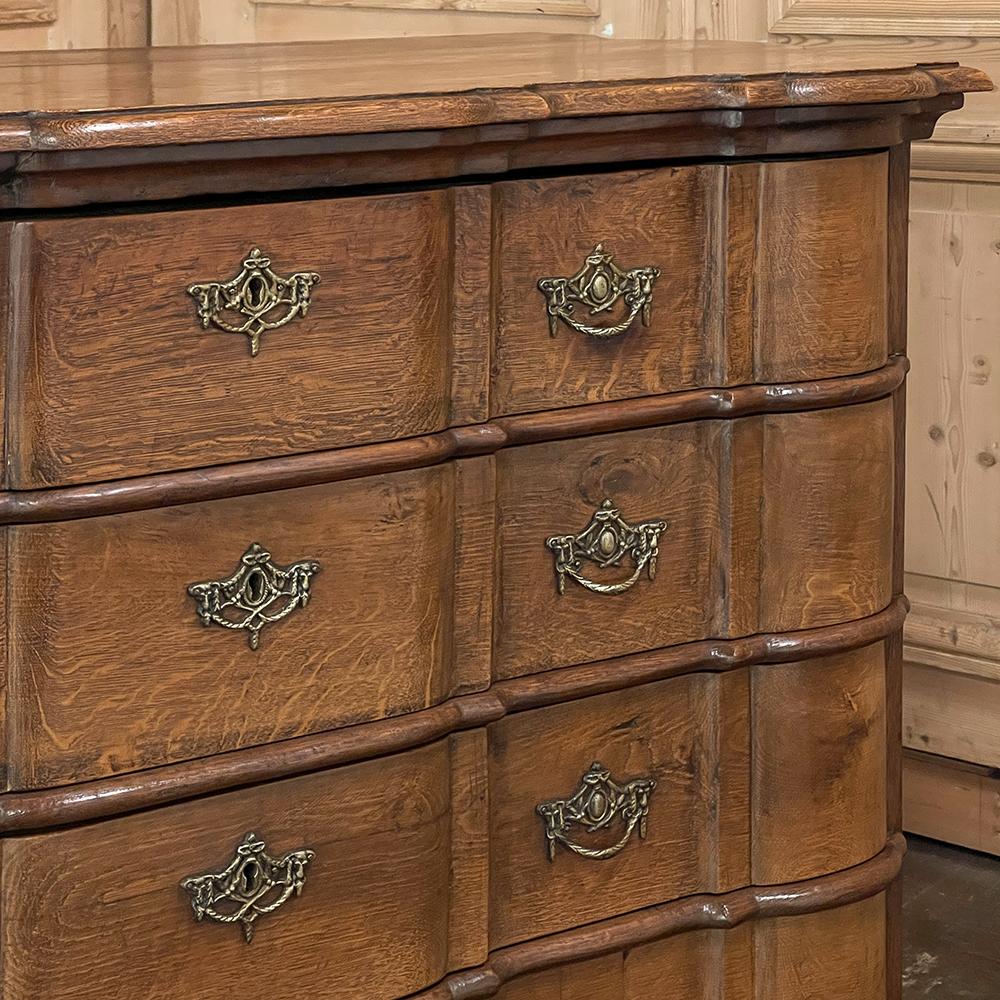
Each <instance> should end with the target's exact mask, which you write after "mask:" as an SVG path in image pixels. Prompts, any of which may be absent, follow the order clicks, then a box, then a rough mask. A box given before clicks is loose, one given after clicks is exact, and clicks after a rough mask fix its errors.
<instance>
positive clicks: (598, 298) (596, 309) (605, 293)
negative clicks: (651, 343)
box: [538, 243, 660, 340]
mask: <svg viewBox="0 0 1000 1000" xmlns="http://www.w3.org/2000/svg"><path fill="white" fill-rule="evenodd" d="M659 276H660V269H659V268H658V267H635V268H632V270H630V271H623V270H622V269H621V268H620V267H618V266H617V265H616V264H615V262H614V254H610V253H606V252H605V250H604V245H603V244H602V243H598V244H597V246H596V247H594V250H593V253H591V254H590V256H589V257H588V258H587V260H586V262H585V263H584V265H583V267H582V268H581V269H580V270H579V271H577V273H576V274H574V275H573V277H572V278H542V279H541V280H540V281H539V282H538V288H539V289H540V291H541V292H542V294H543V295H544V296H545V298H546V300H547V301H548V312H549V333H550V334H551V335H552V336H553V337H554V336H555V335H556V332H557V330H558V328H559V320H562V321H563V322H564V323H565V324H566V325H567V326H569V327H571V328H572V329H574V330H576V331H577V333H585V334H586V335H587V336H588V337H598V338H600V339H602V340H606V339H607V338H608V337H617V336H618V335H619V334H621V333H624V332H625V331H626V330H627V329H628V328H629V327H630V326H631V325H632V323H633V322H634V321H635V318H636V316H638V315H639V314H640V313H641V314H642V325H643V326H649V323H650V319H651V312H652V308H653V285H654V284H655V283H656V279H657V278H658V277H659ZM619 300H624V303H625V309H626V310H627V312H626V315H625V318H624V319H623V320H622V321H621V322H620V323H617V324H615V325H614V326H589V325H587V324H586V323H581V322H579V321H578V320H576V319H575V318H574V311H575V306H576V303H578V302H579V303H580V305H583V306H586V307H587V308H588V309H589V310H590V315H591V316H597V315H599V314H601V313H603V312H607V311H608V310H609V309H611V308H613V307H614V306H615V305H616V304H617V303H618V301H619Z"/></svg>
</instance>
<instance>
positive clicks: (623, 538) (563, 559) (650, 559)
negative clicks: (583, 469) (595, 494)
mask: <svg viewBox="0 0 1000 1000" xmlns="http://www.w3.org/2000/svg"><path fill="white" fill-rule="evenodd" d="M666 527H667V522H666V521H643V522H642V523H641V524H636V525H634V526H633V525H631V524H628V523H627V522H626V521H624V520H623V519H622V516H621V513H620V512H619V510H618V508H617V507H616V506H615V505H614V503H613V502H612V501H611V500H605V501H604V503H603V504H602V505H601V507H600V508H599V509H598V510H597V512H596V513H595V514H594V516H593V518H591V521H590V524H588V525H587V527H586V528H584V529H583V531H581V532H580V534H579V535H555V536H553V537H552V538H548V539H546V541H545V544H546V545H547V546H548V547H549V548H550V549H551V550H552V552H553V553H554V554H555V561H556V576H557V578H558V583H559V593H560V594H564V593H566V577H567V576H570V577H572V578H573V579H574V580H576V582H577V583H578V584H580V586H581V587H586V588H587V590H592V591H594V593H596V594H622V593H624V592H625V591H626V590H628V589H629V588H631V587H633V586H635V584H636V583H637V582H638V580H639V577H640V576H642V572H643V570H646V572H647V573H648V575H649V579H650V580H654V579H655V578H656V557H657V555H658V554H659V545H660V535H661V534H662V533H663V532H664V531H665V530H666ZM626 556H629V557H630V558H631V559H632V560H633V562H634V563H635V568H634V570H633V572H632V575H631V576H630V577H629V578H628V579H627V580H622V581H621V582H620V583H597V582H595V581H594V580H589V579H587V577H585V576H584V575H583V561H584V560H585V559H586V560H588V561H589V562H593V563H596V564H597V565H598V566H600V567H601V568H602V569H606V568H608V567H609V566H620V565H621V563H622V560H623V559H624V558H625V557H626Z"/></svg>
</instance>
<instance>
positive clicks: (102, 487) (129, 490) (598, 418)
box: [0, 357, 909, 524]
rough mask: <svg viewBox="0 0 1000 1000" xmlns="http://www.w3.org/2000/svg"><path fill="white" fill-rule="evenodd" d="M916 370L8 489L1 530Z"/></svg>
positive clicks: (884, 392) (830, 388)
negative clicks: (228, 462) (207, 465)
mask: <svg viewBox="0 0 1000 1000" xmlns="http://www.w3.org/2000/svg"><path fill="white" fill-rule="evenodd" d="M908 370H909V361H907V359H906V358H904V357H894V358H892V359H890V361H889V363H888V364H887V365H885V366H884V367H882V368H879V369H876V370H875V371H872V372H866V373H865V374H863V375H849V376H844V377H842V378H828V379H821V380H819V381H815V382H793V383H788V384H784V385H750V386H740V387H738V388H734V389H693V390H690V391H687V392H677V393H673V394H672V395H668V396H649V397H643V398H640V399H626V400H621V401H620V402H615V403H594V404H591V405H588V406H574V407H571V408H570V409H566V410H550V411H548V412H545V413H529V414H523V415H520V416H514V417H498V418H496V419H495V420H491V421H489V422H487V423H483V424H473V425H471V426H468V427H455V428H452V429H451V430H447V431H442V432H441V433H438V434H427V435H424V436H423V437H415V438H407V439H405V440H403V441H389V442H386V443H383V444H372V445H361V446H359V447H356V448H342V449H337V450H334V451H320V452H309V453H307V454H305V455H292V456H289V457H287V458H276V459H261V460H255V461H251V462H238V463H236V464H234V465H220V466H215V467H214V468H210V469H200V470H197V471H193V472H183V471H182V472H171V473H163V474H157V475H151V476H140V477H137V478H135V479H126V480H116V481H115V482H112V483H97V484H94V485H85V486H72V487H67V488H63V489H43V490H13V491H7V492H0V524H37V523H40V522H43V521H68V520H73V519H76V518H82V517H97V516H103V515H105V514H120V513H123V512H125V511H131V510H151V509H153V508H155V507H164V506H175V505H178V504H187V503H198V502H199V501H202V500H221V499H224V498H226V497H234V496H243V495H246V494H248V493H265V492H267V491H269V490H277V489H293V488H296V487H300V486H318V485H320V484H321V483H335V482H342V481H344V480H347V479H357V478H360V477H362V476H373V475H382V474H383V473H387V472H399V471H402V470H404V469H419V468H427V467H428V466H431V465H439V464H441V463H442V462H447V461H450V460H452V459H455V458H468V457H471V456H474V455H488V454H493V453H494V452H497V451H500V450H501V449H503V448H510V447H515V446H517V445H524V444H537V443H539V442H542V441H556V440H560V439H564V438H575V437H586V436H589V435H593V434H605V433H609V432H611V431H619V430H638V429H640V428H643V427H660V426H663V425H664V424H671V423H680V422H682V421H687V420H705V419H710V418H712V419H734V418H736V417H743V416H750V415H753V414H759V413H784V412H789V411H793V410H796V411H800V410H818V409H827V408H829V407H834V406H850V405H852V404H855V403H867V402H871V401H873V400H876V399H882V398H883V397H885V396H888V395H890V394H891V393H892V392H894V391H895V390H896V389H897V388H899V386H900V385H901V384H902V382H903V379H904V378H905V377H906V372H907V371H908Z"/></svg>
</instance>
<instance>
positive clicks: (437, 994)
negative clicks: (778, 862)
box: [414, 834, 906, 1000]
mask: <svg viewBox="0 0 1000 1000" xmlns="http://www.w3.org/2000/svg"><path fill="white" fill-rule="evenodd" d="M905 853H906V842H905V840H904V839H903V837H902V835H901V834H895V835H893V836H892V837H890V838H889V840H888V842H887V843H886V846H885V848H884V849H883V850H882V851H881V853H879V854H877V855H876V856H875V857H874V858H872V859H871V860H870V861H866V862H864V863H863V864H860V865H857V866H856V867H854V868H849V869H847V870H846V871H842V872H837V873H836V874H834V875H824V876H822V877H821V878H814V879H809V880H808V881H803V882H794V883H791V884H788V885H782V886H768V887H756V886H752V887H749V888H746V889H737V890H736V891H735V892H728V893H725V894H724V895H718V896H710V895H702V896H691V897H689V898H688V899H682V900H677V901H675V902H673V903H664V904H662V905H661V906H652V907H649V908H648V909H645V910H639V911H638V912H636V913H630V914H628V915H627V916H624V917H614V918H612V919H611V920H602V921H600V922H599V923H595V924H591V925H590V926H588V927H583V928H578V929H577V930H572V931H565V932H563V933H561V934H552V935H550V936H549V937H544V938H539V939H538V940H536V941H529V942H527V943H525V944H518V945H512V946H511V947H509V948H503V949H501V950H499V951H496V952H494V953H493V954H492V955H491V956H490V959H489V961H488V962H487V963H486V964H485V965H483V966H480V967H479V968H477V969H470V970H468V971H465V972H457V973H454V974H453V975H450V976H448V977H447V978H446V979H444V980H443V981H442V982H440V983H438V984H437V985H436V986H433V987H431V989H429V990H424V991H423V992H421V993H418V994H416V997H415V998H414V1000H486V998H488V997H495V996H496V995H497V994H498V993H499V991H500V989H501V988H502V987H503V986H504V985H506V984H507V983H509V982H511V981H512V980H514V979H518V978H520V977H521V976H525V975H528V974H530V973H535V972H544V971H545V970H546V969H551V968H554V967H556V966H561V965H565V964H568V963H570V962H583V961H587V960H588V959H593V958H600V957H601V956H602V955H610V954H614V953H615V952H621V951H627V950H628V949H630V948H636V947H639V946H640V945H645V944H652V943H653V942H655V941H662V940H663V939H665V938H668V937H673V936H675V935H677V934H683V933H685V932H688V931H697V930H708V929H713V930H731V929H732V928H734V927H738V926H739V925H740V924H743V923H746V922H747V921H748V920H761V919H765V920H766V919H770V918H774V917H795V916H804V915H806V914H810V913H819V912H821V911H824V910H832V909H837V908H838V907H841V906H849V905H851V904H852V903H860V902H861V901H862V900H865V899H871V898H872V897H873V896H877V895H878V894H879V893H880V892H884V891H885V890H886V889H887V888H888V887H889V886H890V885H892V883H893V882H894V881H895V880H896V879H897V878H898V876H899V873H900V869H901V867H902V864H903V856H904V854H905Z"/></svg>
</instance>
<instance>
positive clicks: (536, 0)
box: [250, 0, 601, 17]
mask: <svg viewBox="0 0 1000 1000" xmlns="http://www.w3.org/2000/svg"><path fill="white" fill-rule="evenodd" d="M250 2H251V3H255V4H257V3H259V4H263V3H266V4H267V5H268V6H269V7H354V8H359V9H361V10H427V11H442V12H447V13H451V14H459V13H461V14H540V15H545V14H554V15H556V16H558V17H598V16H600V13H601V3H600V0H250Z"/></svg>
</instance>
